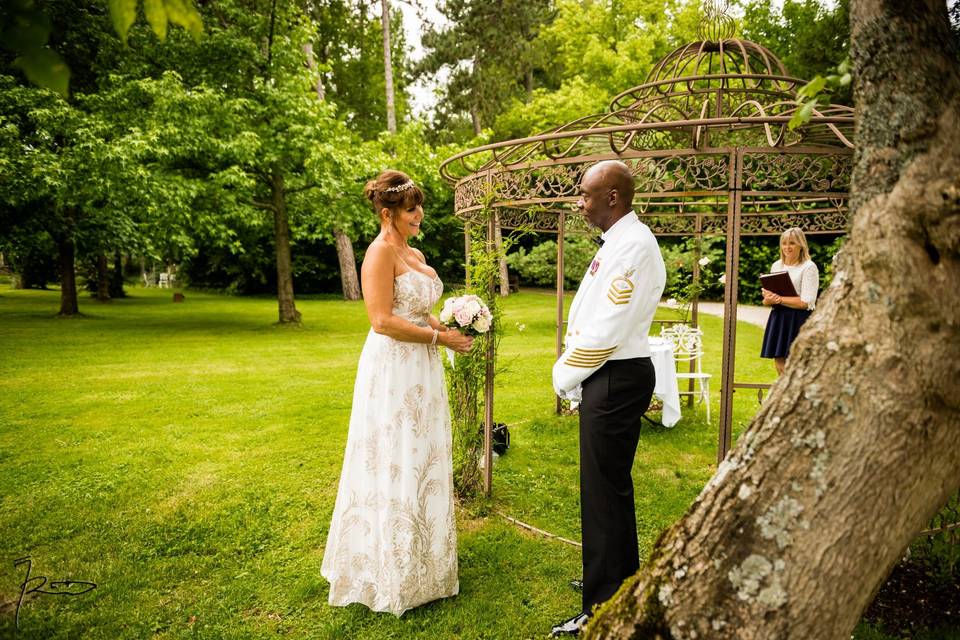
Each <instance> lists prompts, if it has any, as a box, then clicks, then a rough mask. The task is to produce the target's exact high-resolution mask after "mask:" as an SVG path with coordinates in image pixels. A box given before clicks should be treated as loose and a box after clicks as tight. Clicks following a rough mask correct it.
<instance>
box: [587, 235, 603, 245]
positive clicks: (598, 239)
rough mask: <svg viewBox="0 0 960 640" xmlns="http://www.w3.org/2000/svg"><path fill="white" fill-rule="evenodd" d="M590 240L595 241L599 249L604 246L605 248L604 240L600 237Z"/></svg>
mask: <svg viewBox="0 0 960 640" xmlns="http://www.w3.org/2000/svg"><path fill="white" fill-rule="evenodd" d="M590 239H591V240H593V241H594V242H596V243H597V246H598V247H602V246H603V238H601V237H600V236H593V237H592V238H590Z"/></svg>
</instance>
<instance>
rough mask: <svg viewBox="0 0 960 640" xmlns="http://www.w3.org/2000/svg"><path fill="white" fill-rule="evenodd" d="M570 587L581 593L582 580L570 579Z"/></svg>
mask: <svg viewBox="0 0 960 640" xmlns="http://www.w3.org/2000/svg"><path fill="white" fill-rule="evenodd" d="M570 588H571V589H573V590H574V591H576V592H577V593H583V580H571V581H570Z"/></svg>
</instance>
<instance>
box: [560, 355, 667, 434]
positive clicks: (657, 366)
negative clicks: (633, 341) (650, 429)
mask: <svg viewBox="0 0 960 640" xmlns="http://www.w3.org/2000/svg"><path fill="white" fill-rule="evenodd" d="M649 344H650V360H651V361H652V362H653V370H654V372H655V373H656V376H657V384H656V386H655V387H654V388H653V395H654V396H655V397H656V398H658V399H659V400H660V402H662V403H663V413H662V415H661V418H660V420H661V423H662V424H663V426H665V427H672V426H673V425H675V424H677V422H679V421H680V388H679V387H678V386H677V368H676V365H675V364H674V362H673V343H672V342H670V341H669V340H664V339H663V338H661V337H660V336H650V339H649ZM579 404H580V403H579V402H571V403H570V408H571V409H576V408H577V406H578V405H579Z"/></svg>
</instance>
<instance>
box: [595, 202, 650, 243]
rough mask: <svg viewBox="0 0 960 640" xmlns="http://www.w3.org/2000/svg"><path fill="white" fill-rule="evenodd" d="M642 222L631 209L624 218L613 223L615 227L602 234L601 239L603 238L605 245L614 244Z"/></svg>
mask: <svg viewBox="0 0 960 640" xmlns="http://www.w3.org/2000/svg"><path fill="white" fill-rule="evenodd" d="M638 222H640V218H638V217H637V214H636V213H634V212H633V210H632V209H631V210H630V211H628V212H627V213H625V214H624V216H623V217H622V218H620V219H619V220H617V221H616V222H614V223H613V225H612V226H611V227H610V228H609V229H607V230H606V231H604V232H603V233H602V234H600V237H601V238H603V243H604V244H606V243H608V242H612V241H614V240H616V239H617V238H619V237H620V236H622V235H623V234H624V233H625V232H626V230H627V229H629V228H630V227H632V226H633V225H635V224H636V223H638Z"/></svg>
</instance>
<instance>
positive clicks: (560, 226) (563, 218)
mask: <svg viewBox="0 0 960 640" xmlns="http://www.w3.org/2000/svg"><path fill="white" fill-rule="evenodd" d="M566 222H567V212H566V211H564V210H563V209H561V210H560V216H559V219H558V220H557V360H559V359H560V356H561V355H563V334H564V331H563V236H564V228H565V227H566ZM556 400H557V415H560V412H561V411H562V410H563V401H562V400H561V399H560V396H556Z"/></svg>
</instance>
